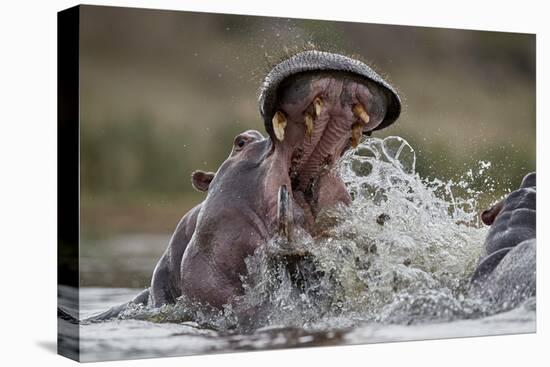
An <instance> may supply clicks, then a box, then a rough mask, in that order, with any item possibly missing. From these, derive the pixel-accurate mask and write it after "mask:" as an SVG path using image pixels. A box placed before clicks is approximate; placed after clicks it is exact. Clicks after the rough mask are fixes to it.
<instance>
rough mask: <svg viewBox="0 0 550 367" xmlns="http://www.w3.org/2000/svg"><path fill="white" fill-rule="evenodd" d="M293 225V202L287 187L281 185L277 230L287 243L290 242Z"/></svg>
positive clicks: (278, 200)
mask: <svg viewBox="0 0 550 367" xmlns="http://www.w3.org/2000/svg"><path fill="white" fill-rule="evenodd" d="M291 223H292V201H291V200H290V197H289V194H288V189H287V187H286V185H281V186H280V187H279V192H278V194H277V230H278V232H279V235H280V236H281V237H283V238H285V239H286V240H287V241H290V234H291V231H292V228H291Z"/></svg>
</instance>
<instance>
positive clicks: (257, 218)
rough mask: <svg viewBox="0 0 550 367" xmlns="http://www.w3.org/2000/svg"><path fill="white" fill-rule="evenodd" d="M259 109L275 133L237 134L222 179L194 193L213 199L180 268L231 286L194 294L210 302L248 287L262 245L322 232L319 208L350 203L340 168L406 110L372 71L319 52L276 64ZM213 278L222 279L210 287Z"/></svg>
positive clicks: (208, 180)
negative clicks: (245, 279)
mask: <svg viewBox="0 0 550 367" xmlns="http://www.w3.org/2000/svg"><path fill="white" fill-rule="evenodd" d="M259 105H260V113H261V116H262V118H263V122H264V125H265V129H266V130H267V134H268V136H267V137H264V136H262V134H261V133H259V132H257V131H246V132H244V133H242V134H240V135H238V136H237V137H236V138H235V139H234V141H233V147H232V151H231V154H230V155H229V157H228V159H227V160H226V161H225V162H224V163H223V164H222V165H221V166H220V168H219V169H218V171H217V172H216V173H215V174H213V173H208V172H201V171H198V172H195V173H194V175H193V183H194V186H195V187H196V188H198V189H200V190H202V191H208V194H207V197H206V200H205V201H204V202H203V203H202V207H201V210H200V214H199V216H198V219H197V224H196V229H195V233H194V234H193V237H192V239H191V242H190V245H189V247H188V250H187V251H186V254H185V256H184V265H183V266H182V269H183V268H184V267H185V266H193V265H196V264H197V263H202V264H203V265H201V266H200V268H196V270H195V271H196V272H200V273H201V274H202V275H201V278H202V282H203V283H209V282H213V283H216V282H217V283H220V284H221V283H223V286H221V285H220V286H217V289H218V291H217V296H216V297H215V298H216V299H215V300H213V299H212V297H207V296H206V294H207V293H208V294H211V292H212V289H213V288H212V287H210V288H205V287H204V286H203V285H200V286H199V289H196V288H193V287H192V289H188V293H192V294H195V295H197V294H199V293H200V294H204V297H200V296H199V297H197V298H210V299H209V302H210V303H211V304H218V305H219V304H223V301H224V300H226V299H227V298H228V297H229V296H230V295H231V294H234V293H235V292H237V289H240V286H241V284H240V277H239V274H241V275H242V274H243V273H244V272H245V270H246V269H245V265H244V258H246V256H248V255H250V254H252V253H253V251H254V250H255V249H256V248H257V247H258V246H259V245H261V244H262V243H266V242H267V241H268V240H269V239H270V238H272V237H273V236H274V235H276V234H277V233H279V234H282V235H284V236H286V237H287V238H290V237H291V233H292V231H293V228H294V227H301V228H303V229H304V230H305V231H307V232H309V233H311V234H314V233H315V231H316V228H315V227H316V218H317V216H318V214H319V213H320V211H321V210H323V209H325V208H329V207H333V206H335V205H337V204H339V203H343V204H347V203H349V202H350V200H351V199H350V195H349V193H348V192H347V190H346V187H345V185H344V183H343V181H342V180H341V179H340V177H339V176H338V175H337V174H336V172H335V170H336V162H337V161H338V159H339V158H340V157H341V156H342V154H343V153H344V152H345V151H346V150H347V149H349V148H350V147H352V146H357V144H358V143H359V141H360V140H361V138H362V136H363V135H370V133H371V132H372V131H373V130H378V129H382V128H384V127H387V126H389V125H390V124H392V123H393V122H394V121H395V120H396V119H397V117H398V116H399V113H400V109H401V107H400V106H401V105H400V100H399V97H398V96H397V94H396V92H395V91H394V90H393V88H392V87H391V86H390V85H389V84H387V83H386V82H385V81H384V80H383V79H382V78H381V77H380V76H378V75H377V74H376V73H375V72H374V71H373V70H371V69H370V68H369V67H368V66H367V65H365V64H364V63H362V62H360V61H357V60H354V59H352V58H349V57H346V56H342V55H337V54H332V53H327V52H319V51H306V52H301V53H298V54H296V55H294V56H292V57H290V58H288V59H286V60H284V61H282V62H281V63H279V64H278V65H276V66H275V67H274V68H273V69H272V70H271V72H269V73H268V75H267V76H266V77H265V80H264V82H263V84H262V87H261V90H260V97H259ZM193 247H196V249H193ZM197 259H199V260H200V261H198V260H197ZM186 262H187V265H185V263H186ZM205 264H206V265H205ZM207 268H208V269H211V270H212V269H213V270H212V271H210V270H208V269H207ZM212 272H217V273H221V274H224V276H223V277H222V278H223V279H222V280H219V279H218V280H212V281H209V280H208V278H209V276H210V274H211V273H212ZM184 273H185V271H184V272H183V273H182V274H184ZM185 283H186V281H185V279H184V288H186V287H185ZM229 284H231V287H229ZM195 286H196V285H195ZM220 288H223V289H228V288H232V289H233V290H231V291H228V292H225V291H219V289H220ZM220 292H221V293H220Z"/></svg>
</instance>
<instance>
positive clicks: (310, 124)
mask: <svg viewBox="0 0 550 367" xmlns="http://www.w3.org/2000/svg"><path fill="white" fill-rule="evenodd" d="M305 119H306V134H307V137H308V138H309V140H310V141H311V134H313V116H311V115H310V114H309V113H306V117H305Z"/></svg>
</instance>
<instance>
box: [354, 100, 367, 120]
mask: <svg viewBox="0 0 550 367" xmlns="http://www.w3.org/2000/svg"><path fill="white" fill-rule="evenodd" d="M353 114H354V115H355V116H357V117H359V118H360V119H361V121H363V122H364V123H365V124H368V123H369V121H370V117H369V114H368V113H367V111H366V110H365V107H363V105H362V104H361V103H357V104H355V105H354V106H353Z"/></svg>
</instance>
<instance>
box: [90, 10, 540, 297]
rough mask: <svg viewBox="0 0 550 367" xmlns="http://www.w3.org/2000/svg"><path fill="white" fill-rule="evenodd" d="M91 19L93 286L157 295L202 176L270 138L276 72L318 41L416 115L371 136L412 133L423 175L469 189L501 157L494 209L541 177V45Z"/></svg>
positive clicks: (433, 33)
mask: <svg viewBox="0 0 550 367" xmlns="http://www.w3.org/2000/svg"><path fill="white" fill-rule="evenodd" d="M81 11H82V13H81V24H80V27H81V46H80V55H81V58H80V62H81V64H80V86H81V102H80V116H81V124H80V129H81V134H80V139H81V141H80V144H81V156H80V160H81V172H80V174H81V223H82V227H81V237H82V246H81V256H82V260H81V266H82V276H81V281H82V285H117V286H136V287H138V286H146V285H147V282H148V281H149V277H150V274H151V272H152V269H153V267H154V264H155V262H156V260H157V259H158V257H159V256H160V254H161V253H162V252H163V251H164V249H165V247H166V245H167V240H168V238H169V235H170V234H171V232H172V231H173V229H174V228H175V226H176V224H177V222H178V221H179V219H180V218H181V216H182V215H183V214H184V213H185V212H186V211H187V210H188V209H190V208H191V207H192V206H194V205H196V204H197V203H198V202H200V201H201V199H202V198H203V197H204V195H203V194H200V193H197V192H195V191H194V190H193V189H192V187H191V183H190V175H191V172H192V171H193V170H195V169H203V170H211V171H215V170H216V169H217V167H218V166H219V165H220V164H221V162H222V161H223V160H224V159H225V158H226V157H227V155H228V154H229V151H230V148H231V143H232V139H233V137H234V136H235V135H237V134H238V133H240V132H242V131H243V130H246V129H251V128H252V129H258V130H260V131H262V132H263V124H262V122H261V119H260V115H259V112H258V107H257V96H258V88H259V85H260V82H261V80H262V78H263V76H264V75H265V73H266V72H267V71H268V70H269V69H270V67H271V66H272V65H273V64H274V63H276V62H277V61H279V60H280V59H281V58H282V57H283V56H284V55H285V54H287V53H288V52H293V51H296V50H300V49H303V48H310V47H312V45H314V47H316V48H318V49H321V50H327V51H334V52H340V53H344V54H348V55H353V56H357V57H358V58H360V59H362V60H363V61H366V62H367V63H368V64H369V65H371V66H372V67H373V68H374V69H375V70H377V71H378V72H380V73H381V74H382V75H383V76H385V77H387V79H388V80H389V81H390V83H392V84H393V85H394V86H395V87H396V89H397V90H398V91H399V93H400V95H401V97H402V100H403V104H404V110H403V113H402V115H401V117H400V119H399V120H398V122H397V123H396V124H394V125H393V126H392V127H390V128H388V129H386V130H382V131H380V132H376V133H375V134H374V135H375V136H379V137H384V136H389V135H399V136H402V137H404V138H405V139H407V140H408V141H409V143H411V145H412V146H413V148H415V150H416V152H417V170H418V172H419V173H420V175H421V176H422V177H430V178H434V177H438V178H442V179H451V178H452V179H456V178H457V177H459V176H461V175H463V174H464V173H465V172H466V171H467V170H468V169H469V168H470V167H477V162H478V161H480V160H484V161H490V162H491V163H492V166H491V168H490V169H489V171H488V172H487V174H488V175H489V176H491V177H492V178H493V180H494V183H495V190H494V192H489V191H488V192H487V194H486V195H485V197H483V198H482V201H484V202H486V203H489V202H492V201H493V200H495V199H496V198H497V197H498V196H499V195H502V194H503V193H504V192H506V191H508V190H510V189H512V188H513V187H515V186H517V185H518V183H519V182H520V181H521V178H522V177H523V175H524V174H525V173H526V172H529V171H533V170H534V169H535V36H534V35H527V34H512V33H498V32H480V31H464V30H451V29H439V28H420V27H405V26H386V25H376V24H359V23H346V22H328V21H318V20H298V19H282V18H267V17H253V16H239V15H223V14H207V13H191V12H175V11H157V10H143V9H129V8H114V7H92V6H83V7H82V8H81ZM476 185H477V187H478V189H480V190H484V182H483V180H482V179H480V180H479V182H476ZM107 259H108V260H107ZM115 269H118V271H116V270H115ZM124 269H126V270H124ZM132 269H134V270H132Z"/></svg>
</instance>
